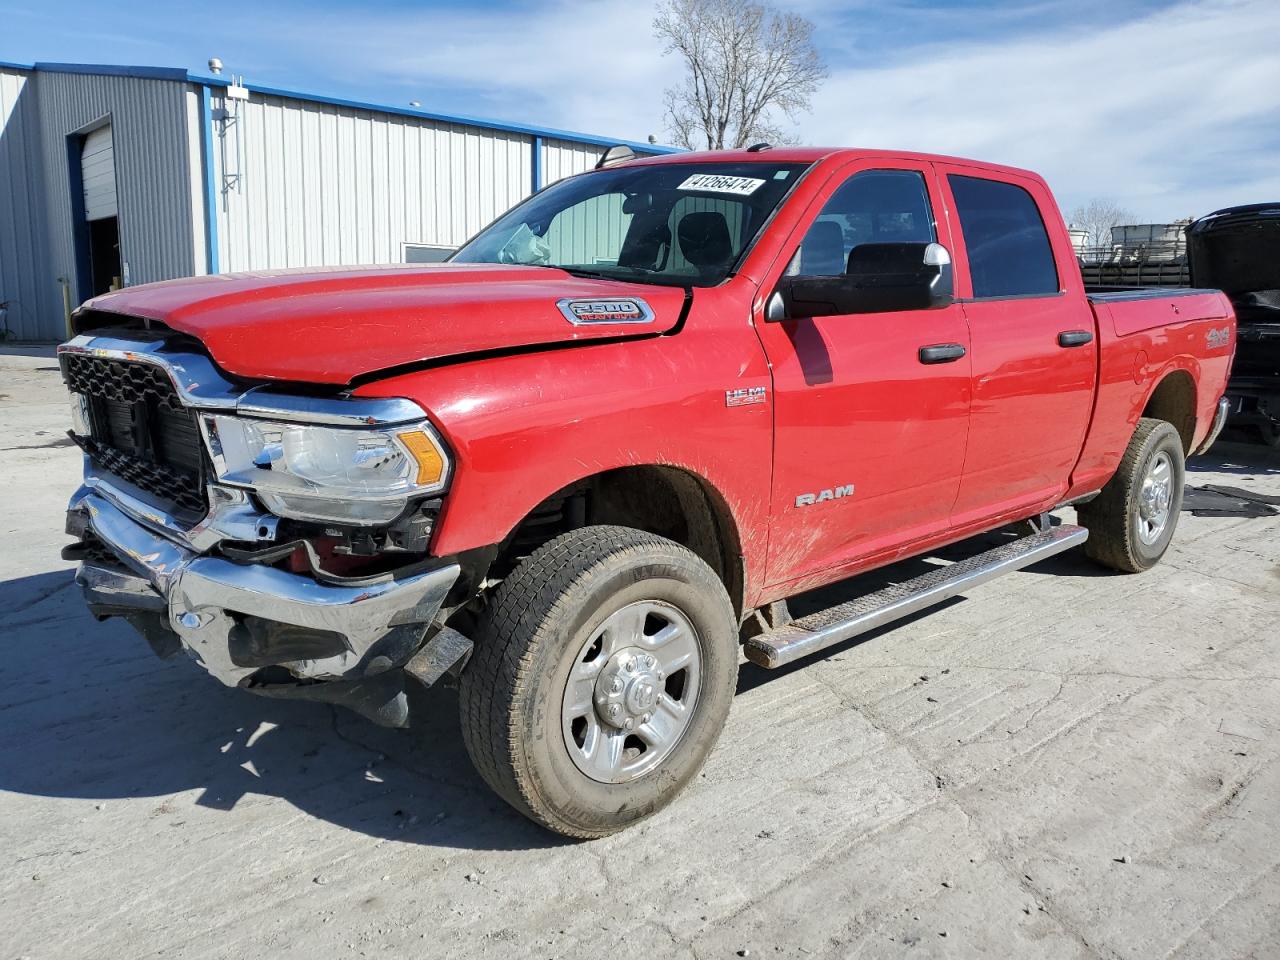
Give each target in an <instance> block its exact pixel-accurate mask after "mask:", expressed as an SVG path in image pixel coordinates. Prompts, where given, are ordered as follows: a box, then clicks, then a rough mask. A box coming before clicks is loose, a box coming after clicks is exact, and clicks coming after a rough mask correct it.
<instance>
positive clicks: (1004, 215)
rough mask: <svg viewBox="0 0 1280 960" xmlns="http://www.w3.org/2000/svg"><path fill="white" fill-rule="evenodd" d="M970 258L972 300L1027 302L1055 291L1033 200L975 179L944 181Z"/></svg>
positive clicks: (1046, 239)
mask: <svg viewBox="0 0 1280 960" xmlns="http://www.w3.org/2000/svg"><path fill="white" fill-rule="evenodd" d="M947 180H948V181H949V182H950V184H951V192H952V194H953V195H954V196H955V198H956V212H957V213H958V214H959V215H960V231H961V233H962V234H963V235H964V245H965V249H966V250H967V251H968V253H969V273H970V274H971V276H972V277H973V295H974V297H1025V296H1035V295H1037V294H1055V293H1057V292H1058V291H1059V289H1060V287H1059V285H1058V268H1057V265H1056V264H1055V263H1054V260H1053V250H1052V248H1051V247H1050V246H1049V234H1048V233H1047V232H1046V231H1045V227H1044V220H1043V219H1042V218H1041V216H1040V210H1039V208H1037V207H1036V202H1035V200H1033V199H1032V198H1031V194H1029V193H1027V191H1026V190H1023V189H1022V187H1019V186H1017V185H1016V184H1012V183H1002V182H1001V181H999V180H983V179H981V178H979V177H961V176H956V175H954V174H952V175H950V176H948V177H947Z"/></svg>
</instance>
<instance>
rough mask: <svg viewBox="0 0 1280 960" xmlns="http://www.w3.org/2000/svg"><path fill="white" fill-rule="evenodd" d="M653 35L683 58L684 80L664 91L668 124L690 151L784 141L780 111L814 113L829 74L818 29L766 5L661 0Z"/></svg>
mask: <svg viewBox="0 0 1280 960" xmlns="http://www.w3.org/2000/svg"><path fill="white" fill-rule="evenodd" d="M653 30H654V34H655V35H656V36H657V37H658V39H659V40H662V41H664V42H665V44H666V52H667V53H676V54H679V56H680V58H681V59H682V60H683V61H684V65H685V70H686V76H685V78H684V80H683V82H681V83H679V84H677V85H676V86H673V87H669V88H668V89H667V91H666V105H667V125H668V129H669V132H670V134H671V136H672V138H673V139H674V140H675V142H676V143H677V144H679V145H680V146H682V147H687V148H689V149H691V150H695V149H699V148H705V149H707V150H722V149H724V148H725V147H745V146H747V145H749V144H751V143H753V142H754V141H757V140H768V141H769V142H771V143H782V142H785V140H786V136H785V134H783V132H782V131H781V129H780V128H779V127H778V126H777V119H778V117H777V114H779V113H780V114H782V115H783V116H785V117H787V118H793V117H794V116H795V115H796V114H797V113H799V112H801V111H803V110H807V109H809V98H810V97H812V96H813V94H814V92H815V91H816V90H817V89H818V84H819V83H821V81H822V80H823V79H824V78H825V77H826V75H827V68H826V67H825V66H823V64H822V59H821V58H820V57H819V56H818V51H817V49H816V48H815V47H814V45H813V24H812V23H810V22H809V21H808V20H806V19H805V18H804V17H801V16H798V15H796V14H792V13H781V12H779V11H777V10H774V9H772V8H769V7H766V6H763V5H762V4H758V3H750V2H746V3H743V2H735V0H663V2H662V3H661V4H660V5H659V7H658V15H657V17H656V18H655V19H654V21H653Z"/></svg>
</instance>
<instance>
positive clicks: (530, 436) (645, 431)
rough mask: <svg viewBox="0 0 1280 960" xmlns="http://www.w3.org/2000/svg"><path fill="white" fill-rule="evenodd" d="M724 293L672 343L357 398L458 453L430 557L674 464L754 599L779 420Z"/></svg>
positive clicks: (758, 354)
mask: <svg viewBox="0 0 1280 960" xmlns="http://www.w3.org/2000/svg"><path fill="white" fill-rule="evenodd" d="M722 293H723V291H700V292H699V296H698V303H699V309H698V310H695V311H694V313H695V315H696V316H695V317H693V318H690V322H689V324H688V327H687V329H685V331H684V332H683V333H682V334H681V335H680V336H678V337H677V336H667V337H656V338H649V339H644V340H631V341H627V342H616V343H614V342H609V343H599V342H597V343H590V344H586V343H584V344H581V345H579V346H578V347H576V348H575V349H573V350H555V351H539V352H532V353H522V354H516V355H506V356H502V357H496V358H486V359H484V360H483V361H478V362H463V363H452V364H449V365H446V366H441V367H437V368H433V369H427V370H416V371H413V372H410V373H405V374H403V375H400V376H396V377H391V378H389V379H384V380H379V381H377V382H376V383H370V384H366V385H364V386H362V387H360V388H359V389H358V390H357V391H356V393H357V394H358V395H359V396H382V397H393V396H395V397H408V398H409V399H412V400H414V401H416V402H417V403H419V404H420V405H421V406H422V407H423V408H424V409H426V410H427V411H428V414H429V415H430V416H431V418H432V420H433V421H434V422H435V424H436V426H437V427H438V428H439V429H440V431H441V433H442V434H443V436H444V438H445V441H446V442H447V443H448V445H449V447H450V449H451V451H452V453H453V456H454V459H455V461H456V462H455V465H454V473H453V481H452V485H451V487H450V489H449V490H448V492H447V493H446V494H445V496H444V505H443V509H442V512H441V516H440V520H439V522H438V523H437V526H436V529H435V531H434V533H433V539H432V545H431V551H432V553H433V554H435V555H437V556H452V555H455V554H458V553H461V552H464V551H467V550H472V549H477V548H481V547H488V546H491V545H493V544H496V543H500V542H501V541H503V540H504V539H505V538H506V537H507V535H508V534H509V533H511V531H512V530H514V529H515V528H516V526H518V525H519V523H520V522H521V521H522V520H523V519H524V518H525V517H526V516H527V515H528V514H529V513H530V512H531V511H532V510H533V509H534V507H536V506H537V505H538V504H539V503H541V502H542V501H543V500H545V499H547V498H548V497H550V496H551V495H553V494H555V493H556V492H558V491H560V490H563V489H564V488H565V487H568V486H570V485H572V484H573V483H575V482H577V481H580V480H582V479H585V478H588V477H591V476H594V475H596V474H599V473H602V472H605V471H608V470H613V469H616V468H619V467H628V466H639V465H659V466H670V467H676V468H679V469H682V470H685V471H687V472H688V473H691V474H693V475H694V476H696V477H698V478H700V479H701V480H702V481H704V482H705V484H706V485H708V486H709V487H711V488H713V489H714V490H715V491H717V493H718V494H719V496H720V498H721V499H722V500H723V503H724V505H725V506H726V507H727V510H728V513H729V516H730V517H731V519H732V522H733V524H734V526H735V527H736V529H737V531H738V533H739V535H740V537H741V549H742V552H743V553H744V554H745V556H746V558H747V564H748V569H747V571H746V579H747V583H748V585H749V586H748V593H749V594H750V593H751V585H757V584H759V583H761V582H762V580H763V575H764V557H765V553H766V550H765V547H766V542H767V530H768V504H769V485H770V482H771V477H772V471H771V457H772V450H773V446H772V444H773V437H772V426H773V411H772V409H771V399H770V398H769V397H768V395H767V392H768V388H769V386H770V379H769V371H768V367H767V365H766V363H765V359H764V354H763V350H762V348H761V347H760V343H759V340H758V339H757V338H756V336H755V334H754V332H753V330H752V328H751V327H750V326H749V325H747V324H736V325H731V326H730V325H726V324H722V323H721V322H719V320H718V317H720V316H723V317H724V318H726V319H728V318H731V317H732V315H733V313H736V310H728V309H726V310H725V311H724V312H723V315H721V313H720V311H715V310H710V309H707V307H708V306H710V305H709V304H707V301H709V300H712V299H713V297H715V295H716V294H722ZM708 294H711V296H708ZM745 312H746V311H745V309H744V310H743V315H745ZM698 321H701V322H698ZM757 387H763V388H765V390H766V400H765V402H763V403H752V404H746V405H730V404H729V403H728V402H727V397H726V392H727V391H732V390H737V389H751V388H757Z"/></svg>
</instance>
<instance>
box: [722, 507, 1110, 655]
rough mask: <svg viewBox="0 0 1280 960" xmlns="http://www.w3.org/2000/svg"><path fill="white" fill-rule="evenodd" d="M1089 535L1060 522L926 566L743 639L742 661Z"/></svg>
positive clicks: (909, 605)
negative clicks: (903, 578)
mask: <svg viewBox="0 0 1280 960" xmlns="http://www.w3.org/2000/svg"><path fill="white" fill-rule="evenodd" d="M1088 538H1089V531H1088V530H1086V529H1085V528H1084V527H1077V526H1072V525H1070V524H1063V525H1062V526H1060V527H1054V528H1053V529H1051V530H1048V531H1046V532H1044V533H1035V534H1032V535H1031V536H1027V537H1021V538H1019V539H1017V540H1012V541H1010V542H1009V543H1003V544H1001V545H1000V546H998V547H996V548H995V549H993V550H988V551H987V552H986V553H980V554H978V555H977V556H974V557H969V558H968V559H967V560H960V561H958V562H956V563H953V564H950V565H949V566H946V567H940V568H938V569H936V570H931V571H929V572H928V573H926V574H923V575H922V576H919V577H916V578H915V579H913V580H907V581H904V582H903V583H898V584H894V585H893V586H891V587H885V588H884V589H883V590H877V591H876V592H875V593H869V594H867V595H866V596H865V597H858V598H856V599H854V600H850V601H848V602H847V603H842V604H840V605H839V606H835V607H830V608H828V609H826V610H819V611H818V612H817V613H811V614H809V615H808V616H807V617H802V618H801V619H799V620H793V621H792V622H791V623H788V624H786V625H785V626H781V627H778V628H777V629H774V630H770V631H769V632H768V633H763V634H760V635H759V636H756V637H752V638H751V639H750V640H748V641H747V642H746V655H747V659H748V660H750V661H751V662H752V663H756V664H759V665H760V666H762V667H768V668H770V669H772V668H774V667H781V666H784V665H785V664H788V663H791V662H792V661H794V660H799V659H800V658H801V657H807V656H808V655H809V654H811V653H817V652H818V651H819V650H822V649H824V648H825V647H829V646H831V645H832V644H836V643H840V642H841V641H844V640H848V639H849V638H850V637H856V636H858V634H861V633H866V632H867V631H869V630H874V629H876V628H877V627H882V626H884V625H885V624H886V623H892V622H893V621H894V620H899V619H901V618H903V617H907V616H910V615H911V614H913V613H917V612H918V611H920V610H924V609H925V608H926V607H931V606H933V605H934V604H936V603H941V602H942V601H943V600H947V599H949V598H951V597H954V596H955V595H956V594H959V593H964V592H965V591H966V590H968V589H969V588H971V587H976V586H977V585H978V584H980V583H986V582H987V581H988V580H994V579H995V578H996V577H998V576H1001V575H1002V574H1006V573H1012V572H1013V571H1015V570H1021V569H1022V568H1023V567H1028V566H1030V565H1031V564H1033V563H1036V562H1038V561H1040V560H1044V559H1045V558H1046V557H1052V556H1053V555H1054V554H1057V553H1062V552H1063V551H1064V550H1070V549H1071V548H1072V547H1076V546H1079V545H1080V544H1082V543H1084V542H1085V540H1087V539H1088Z"/></svg>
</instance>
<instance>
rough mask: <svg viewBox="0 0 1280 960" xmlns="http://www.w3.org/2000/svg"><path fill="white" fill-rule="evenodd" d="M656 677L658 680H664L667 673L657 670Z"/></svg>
mask: <svg viewBox="0 0 1280 960" xmlns="http://www.w3.org/2000/svg"><path fill="white" fill-rule="evenodd" d="M658 679H659V680H665V679H667V675H666V674H665V673H663V672H662V671H661V670H659V671H658Z"/></svg>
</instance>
